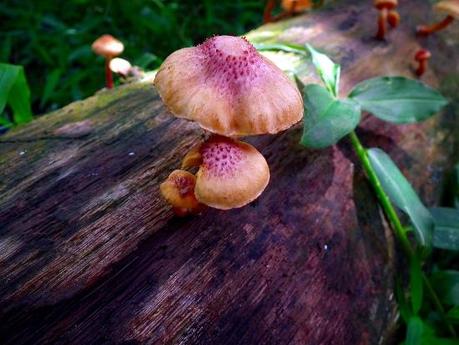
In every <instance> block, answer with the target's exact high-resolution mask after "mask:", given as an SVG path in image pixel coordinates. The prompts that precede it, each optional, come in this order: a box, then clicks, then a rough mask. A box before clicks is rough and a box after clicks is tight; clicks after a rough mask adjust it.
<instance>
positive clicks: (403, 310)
mask: <svg viewBox="0 0 459 345" xmlns="http://www.w3.org/2000/svg"><path fill="white" fill-rule="evenodd" d="M394 290H395V298H396V300H397V305H398V310H399V312H400V316H401V317H402V319H403V321H404V322H405V323H408V320H409V319H410V317H411V316H412V313H411V310H410V308H409V306H408V301H407V300H406V297H405V291H404V290H403V286H402V281H401V279H400V277H398V276H397V277H396V279H395V288H394Z"/></svg>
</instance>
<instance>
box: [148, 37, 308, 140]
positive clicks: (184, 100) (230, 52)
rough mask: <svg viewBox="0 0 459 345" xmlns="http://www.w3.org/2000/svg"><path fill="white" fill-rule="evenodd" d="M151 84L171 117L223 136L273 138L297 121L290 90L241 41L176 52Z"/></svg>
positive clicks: (298, 107)
mask: <svg viewBox="0 0 459 345" xmlns="http://www.w3.org/2000/svg"><path fill="white" fill-rule="evenodd" d="M154 83H155V86H156V88H157V90H158V92H159V94H160V96H161V98H162V99H163V101H164V103H165V104H166V106H167V107H168V108H169V110H170V111H171V112H172V113H173V114H175V116H177V117H181V118H185V119H188V120H193V121H196V122H198V123H199V125H200V126H201V127H203V128H204V129H207V130H208V131H210V132H213V133H217V134H221V135H225V136H242V135H257V134H267V133H271V134H273V133H277V132H280V131H282V130H285V129H287V128H289V127H291V126H292V125H293V124H295V123H297V122H298V121H300V120H301V119H302V117H303V100H302V98H301V94H300V92H299V91H298V89H297V87H296V85H295V84H294V83H293V82H292V81H291V80H290V79H289V78H288V77H287V76H286V75H285V74H284V73H283V72H282V71H281V70H280V69H279V68H278V67H277V66H275V65H274V64H273V63H272V62H271V61H269V60H268V59H267V58H265V57H263V56H262V55H260V54H259V53H258V52H257V51H256V49H255V48H254V47H253V46H252V45H251V44H250V43H249V42H248V41H247V40H246V39H245V38H240V37H234V36H215V37H212V38H209V39H207V40H206V41H205V42H204V43H203V44H200V45H198V46H196V47H192V48H184V49H180V50H178V51H176V52H174V53H173V54H171V55H170V56H169V57H168V58H167V59H166V60H165V61H164V63H163V64H162V65H161V67H160V69H159V71H158V73H157V74H156V77H155V81H154Z"/></svg>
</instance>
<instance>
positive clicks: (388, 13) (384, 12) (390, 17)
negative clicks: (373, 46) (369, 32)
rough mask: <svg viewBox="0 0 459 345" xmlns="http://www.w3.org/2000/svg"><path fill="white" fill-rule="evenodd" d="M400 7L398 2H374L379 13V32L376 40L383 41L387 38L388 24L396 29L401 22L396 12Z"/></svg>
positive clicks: (389, 0)
mask: <svg viewBox="0 0 459 345" xmlns="http://www.w3.org/2000/svg"><path fill="white" fill-rule="evenodd" d="M397 5H398V1H397V0H374V6H375V8H376V9H377V10H378V11H379V16H378V32H377V34H376V38H377V39H379V40H383V39H384V37H385V36H386V31H387V30H386V23H387V22H388V23H389V24H390V25H391V26H392V27H396V26H397V25H398V24H399V22H400V16H399V14H398V12H397V11H396V10H395V9H396V7H397Z"/></svg>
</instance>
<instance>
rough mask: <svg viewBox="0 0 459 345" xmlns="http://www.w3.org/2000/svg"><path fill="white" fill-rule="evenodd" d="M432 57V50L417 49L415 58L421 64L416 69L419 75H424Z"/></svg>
mask: <svg viewBox="0 0 459 345" xmlns="http://www.w3.org/2000/svg"><path fill="white" fill-rule="evenodd" d="M430 57H431V54H430V52H429V51H428V50H427V49H420V50H418V51H417V53H416V55H415V56H414V59H415V60H416V61H417V62H419V66H418V68H417V69H416V75H417V76H418V77H420V76H422V75H423V74H424V73H425V71H426V70H427V63H428V61H429V59H430Z"/></svg>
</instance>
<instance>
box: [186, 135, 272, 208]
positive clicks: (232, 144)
mask: <svg viewBox="0 0 459 345" xmlns="http://www.w3.org/2000/svg"><path fill="white" fill-rule="evenodd" d="M197 154H198V155H199V157H197V156H196V155H197ZM187 156H188V155H187ZM187 156H186V157H185V159H184V161H187V164H186V165H188V166H191V165H194V166H198V165H199V170H198V172H197V174H196V187H195V191H194V193H195V196H196V199H197V200H198V201H199V202H201V203H203V204H205V205H207V206H211V207H214V208H218V209H221V210H228V209H232V208H237V207H242V206H244V205H246V204H248V203H250V202H251V201H253V200H255V199H256V198H257V197H258V196H259V195H260V194H261V193H262V192H263V190H264V189H265V188H266V186H267V185H268V182H269V167H268V163H267V162H266V160H265V158H264V157H263V155H262V154H261V153H260V152H258V150H257V149H255V148H254V147H253V146H252V145H249V144H247V143H243V142H241V141H238V140H235V139H231V138H227V137H223V136H220V135H214V136H212V137H210V138H209V139H208V140H207V141H206V142H204V143H203V144H202V145H200V146H199V148H196V149H193V150H192V151H191V156H190V157H193V159H192V160H190V159H189V157H188V158H187Z"/></svg>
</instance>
